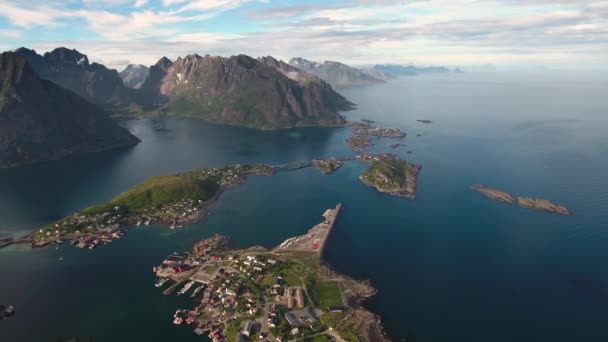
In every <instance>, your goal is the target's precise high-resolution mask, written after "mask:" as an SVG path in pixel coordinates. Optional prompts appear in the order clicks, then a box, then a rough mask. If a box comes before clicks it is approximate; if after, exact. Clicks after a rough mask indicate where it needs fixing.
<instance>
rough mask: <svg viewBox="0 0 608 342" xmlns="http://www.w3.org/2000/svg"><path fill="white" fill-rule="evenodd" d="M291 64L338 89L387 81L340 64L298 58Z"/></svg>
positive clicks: (291, 60)
mask: <svg viewBox="0 0 608 342" xmlns="http://www.w3.org/2000/svg"><path fill="white" fill-rule="evenodd" d="M289 64H290V65H292V66H294V67H296V68H299V69H301V70H303V71H305V72H309V73H312V74H315V75H317V76H319V77H320V78H321V79H323V80H324V81H326V82H328V83H329V84H331V85H332V86H333V87H336V88H344V87H353V86H362V85H368V84H375V83H381V82H383V81H385V79H382V78H380V79H379V78H377V77H376V76H374V75H372V74H369V73H365V72H362V71H361V70H358V69H355V68H353V67H350V66H348V65H346V64H343V63H340V62H333V61H324V62H313V61H309V60H306V59H304V58H300V57H297V58H292V59H290V60H289Z"/></svg>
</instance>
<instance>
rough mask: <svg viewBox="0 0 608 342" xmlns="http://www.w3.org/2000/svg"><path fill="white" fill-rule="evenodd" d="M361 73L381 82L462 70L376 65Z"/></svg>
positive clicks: (441, 67)
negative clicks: (402, 77) (401, 77)
mask: <svg viewBox="0 0 608 342" xmlns="http://www.w3.org/2000/svg"><path fill="white" fill-rule="evenodd" d="M363 72H364V73H367V74H368V75H371V76H373V77H375V78H378V79H381V80H389V79H392V78H396V77H400V76H415V75H421V74H439V73H449V72H462V70H460V69H459V68H456V69H449V68H446V67H444V66H430V67H417V66H413V65H407V66H405V65H397V64H376V65H374V66H373V67H371V68H369V69H364V70H363Z"/></svg>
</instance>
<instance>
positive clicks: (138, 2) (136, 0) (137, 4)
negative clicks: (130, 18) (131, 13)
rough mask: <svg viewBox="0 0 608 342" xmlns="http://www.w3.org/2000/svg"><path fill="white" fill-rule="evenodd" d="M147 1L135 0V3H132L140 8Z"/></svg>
mask: <svg viewBox="0 0 608 342" xmlns="http://www.w3.org/2000/svg"><path fill="white" fill-rule="evenodd" d="M147 3H148V0H135V3H134V4H133V6H135V7H136V8H140V7H143V6H145V5H146V4H147Z"/></svg>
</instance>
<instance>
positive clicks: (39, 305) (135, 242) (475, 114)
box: [0, 73, 608, 341]
mask: <svg viewBox="0 0 608 342" xmlns="http://www.w3.org/2000/svg"><path fill="white" fill-rule="evenodd" d="M605 80H606V78H605V77H602V76H601V75H593V74H576V73H551V74H548V73H532V74H506V73H505V74H501V73H491V74H482V73H479V74H478V73H464V74H453V75H429V76H423V77H409V78H402V79H399V80H396V81H392V82H389V83H386V84H382V85H377V86H371V87H362V88H354V89H349V90H346V91H343V94H344V95H345V96H346V97H347V98H349V99H350V100H351V101H353V102H355V103H357V105H358V109H357V110H355V111H352V112H348V113H345V114H346V115H348V116H349V117H350V118H352V119H358V118H368V119H373V120H376V121H377V122H378V123H379V124H382V125H387V126H391V127H399V128H401V129H403V130H404V131H406V132H407V133H408V136H407V137H406V138H405V140H404V143H406V144H407V146H405V147H400V148H398V149H394V150H393V149H391V148H390V147H389V146H388V145H390V144H391V143H393V141H391V140H382V141H378V142H377V144H376V146H374V147H372V148H370V150H371V151H390V152H394V153H398V154H400V155H401V156H402V157H403V158H406V159H408V160H410V161H413V162H416V163H420V164H422V165H423V170H422V172H421V174H420V177H419V186H418V198H417V199H416V200H415V201H411V200H407V199H403V198H397V197H391V196H388V195H385V194H380V193H377V192H375V191H373V190H372V189H370V188H368V187H366V186H364V185H362V184H361V183H360V182H359V181H358V179H357V177H358V175H360V174H361V172H363V171H364V170H365V167H366V166H365V165H363V164H359V163H356V162H351V163H348V164H347V165H345V167H344V168H342V169H340V170H339V171H338V172H336V173H335V174H332V175H329V176H325V175H321V174H320V173H319V172H317V171H316V170H314V169H305V170H300V171H296V172H288V173H281V174H279V175H277V176H275V177H252V178H251V179H250V180H249V181H248V182H247V183H246V184H244V185H243V186H240V187H238V188H236V189H234V190H231V191H229V192H227V193H225V194H224V195H223V196H222V197H221V199H220V200H219V201H218V203H217V204H216V205H215V206H214V209H213V210H212V214H211V215H210V216H209V217H207V218H206V219H204V220H202V221H201V222H199V223H196V224H194V225H192V226H189V227H186V228H185V229H183V230H179V231H169V230H167V229H163V228H161V227H150V228H141V227H140V228H136V229H134V230H133V231H132V232H130V233H129V234H128V235H127V236H126V237H125V238H124V239H121V240H119V241H117V242H115V243H113V244H111V245H108V246H104V247H103V248H98V249H96V250H93V251H88V250H84V251H83V250H77V249H74V248H70V247H69V246H62V247H59V249H55V248H54V247H53V248H46V249H39V250H31V249H29V248H26V247H23V246H16V247H11V248H8V249H3V250H0V275H1V280H0V303H4V302H7V303H9V302H10V303H12V304H14V305H16V306H17V309H18V315H17V316H15V317H14V319H11V320H7V321H3V322H1V323H0V336H2V337H3V338H8V339H7V341H42V340H44V341H51V340H53V339H54V338H56V337H59V336H64V335H83V336H90V337H92V338H93V339H94V340H95V341H122V340H128V339H137V340H144V339H147V340H154V341H156V340H166V339H175V340H182V341H187V340H199V339H200V337H197V336H195V335H194V334H192V332H191V331H189V330H188V329H186V328H183V327H176V326H174V325H173V324H171V322H170V320H171V317H172V313H173V312H174V310H175V309H176V308H177V307H178V306H180V305H181V306H183V305H185V304H186V303H185V302H184V299H182V298H176V297H165V296H162V294H161V293H160V291H158V289H156V288H154V287H153V286H152V283H153V274H152V272H151V267H152V265H154V264H156V263H158V261H160V260H161V259H162V258H163V257H164V256H166V255H167V254H168V253H170V252H173V251H179V250H184V249H186V248H189V247H190V246H191V245H192V244H193V243H194V242H195V241H197V240H200V239H202V238H204V237H206V236H209V235H210V234H213V233H222V234H225V235H229V236H231V237H232V241H233V244H234V246H235V247H237V248H240V247H247V246H250V245H254V244H255V245H257V244H260V245H264V246H269V247H270V246H273V245H275V244H278V243H280V242H281V241H282V240H284V239H285V238H287V237H289V236H292V235H295V234H301V233H303V232H305V231H306V230H307V229H308V228H309V227H310V226H311V225H313V224H315V223H317V221H318V220H319V219H320V217H319V215H320V214H321V213H322V212H323V210H324V209H325V208H327V207H330V206H333V205H335V204H336V203H337V202H342V203H343V204H344V205H345V209H346V210H344V211H343V214H342V215H341V217H340V220H339V223H338V225H337V227H336V229H335V230H334V234H333V235H332V236H331V238H330V242H329V245H328V247H329V248H328V250H327V259H328V261H329V262H330V263H331V264H332V265H333V266H334V267H335V268H336V269H337V270H338V271H341V272H344V273H347V274H349V275H352V276H354V277H359V278H367V279H370V280H371V281H372V282H373V284H374V285H375V286H376V287H378V288H379V289H380V293H379V294H378V296H377V297H376V298H375V299H373V300H372V301H370V302H368V303H367V306H368V307H369V308H370V309H372V310H374V311H375V312H377V313H379V314H380V315H381V316H382V318H383V320H384V322H385V325H386V327H387V330H388V332H389V333H390V336H391V337H392V338H393V339H394V340H401V339H404V338H405V339H409V340H415V341H513V340H524V341H571V340H585V341H605V340H607V339H608V329H606V328H605V327H606V317H608V269H607V268H606V267H605V265H606V262H607V261H608V250H607V249H606V248H605V246H606V245H607V244H608V230H607V229H608V182H607V181H606V180H605V176H604V175H605V170H606V168H607V167H608V158H607V157H606V155H607V154H606V152H608V144H607V143H606V139H605V128H606V127H607V125H606V123H607V120H608V119H607V118H606V113H607V112H608V101H606V100H605V95H604V94H606V93H607V90H608V83H607V82H606V81H605ZM416 119H430V120H433V123H432V124H422V123H418V122H416ZM123 124H124V125H125V126H127V127H129V128H130V129H131V130H132V131H133V132H134V133H135V134H136V135H138V136H139V137H140V138H141V139H142V140H143V142H142V143H141V144H140V145H138V146H136V147H134V148H131V149H126V150H121V151H112V152H106V153H101V154H96V155H90V156H84V157H75V158H70V159H67V160H62V161H54V162H48V163H43V164H37V165H31V166H25V167H22V168H19V169H12V170H6V171H1V172H0V236H2V235H19V234H22V233H24V232H28V231H31V230H34V229H36V228H38V227H39V226H40V225H42V224H46V223H49V222H52V221H53V220H56V219H58V218H61V217H63V216H65V215H68V214H70V213H72V212H74V211H76V210H78V209H79V208H82V207H85V206H87V205H90V204H93V203H98V202H102V201H104V200H107V199H109V198H112V197H113V196H115V195H116V194H118V193H120V192H122V191H125V190H126V189H128V188H129V187H130V186H132V185H134V184H136V183H137V182H139V181H141V180H143V179H145V178H147V177H149V176H152V175H158V174H165V173H170V172H177V171H184V170H190V169H194V168H198V167H202V166H214V165H223V164H226V163H235V162H239V163H246V162H265V163H284V162H292V161H302V160H309V159H312V158H320V157H329V156H334V155H348V154H350V151H349V150H348V148H347V147H346V145H345V144H344V140H345V139H346V138H347V137H348V136H349V130H348V129H346V128H338V129H332V128H306V129H294V130H283V131H275V132H259V131H255V130H251V129H245V128H237V127H228V126H217V125H210V124H206V123H204V122H200V121H193V120H185V119H146V120H132V121H126V122H124V123H123ZM418 134H420V136H417V135H418ZM408 150H411V151H412V152H413V153H412V154H407V153H406V151H408ZM475 183H483V184H486V185H489V186H494V187H498V188H502V189H505V190H507V191H510V192H512V193H513V194H514V195H518V196H538V197H544V198H548V199H551V200H553V201H555V202H557V203H560V204H563V205H566V206H567V207H569V208H570V209H571V210H572V212H573V215H572V216H569V217H564V216H558V215H553V214H548V213H541V212H535V211H530V210H526V209H522V208H519V207H517V206H512V205H507V204H504V203H499V202H494V201H491V200H488V199H486V198H484V197H482V196H480V195H479V194H477V193H474V192H472V191H471V190H469V186H470V185H472V184H475ZM60 258H62V260H60ZM186 302H187V301H186ZM32 327H35V329H34V328H32ZM3 340H4V339H3Z"/></svg>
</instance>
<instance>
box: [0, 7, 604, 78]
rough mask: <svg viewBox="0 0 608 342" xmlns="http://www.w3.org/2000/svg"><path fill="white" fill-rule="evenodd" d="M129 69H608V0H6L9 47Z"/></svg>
mask: <svg viewBox="0 0 608 342" xmlns="http://www.w3.org/2000/svg"><path fill="white" fill-rule="evenodd" d="M20 46H27V47H31V48H34V49H36V50H37V51H38V52H39V53H43V52H45V51H49V50H51V49H53V48H54V47H57V46H66V47H70V48H76V49H78V50H80V51H81V52H83V53H86V54H88V55H89V58H90V59H91V60H93V61H98V62H102V63H104V64H107V65H108V66H110V67H115V68H122V67H124V66H125V65H126V64H128V63H141V64H146V65H149V64H153V63H155V62H156V61H157V60H158V59H159V58H160V57H162V56H167V57H169V58H176V57H178V56H183V55H186V54H189V53H198V54H201V55H203V54H211V55H232V54H238V53H244V54H248V55H252V56H254V57H256V56H262V55H273V56H275V57H278V58H281V59H289V58H291V57H295V56H302V57H305V58H309V59H314V60H339V61H342V62H345V63H349V64H353V65H361V64H372V63H388V62H390V63H402V64H409V63H414V64H418V65H448V66H465V67H466V66H472V65H483V64H494V65H498V66H500V65H504V66H527V65H531V66H540V65H542V66H546V67H549V68H567V69H593V68H598V69H605V68H606V67H607V66H608V0H596V1H593V0H485V1H479V0H460V1H459V0H409V1H398V0H354V1H343V0H326V1H317V0H314V1H301V0H289V1H272V0H194V1H187V0H105V1H104V0H99V1H95V0H63V1H55V0H46V1H45V0H30V1H28V2H25V1H21V0H0V49H2V50H10V49H14V48H17V47H20Z"/></svg>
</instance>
